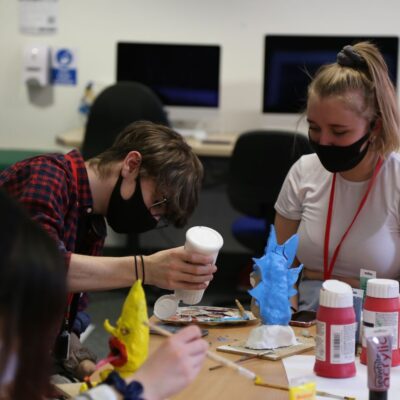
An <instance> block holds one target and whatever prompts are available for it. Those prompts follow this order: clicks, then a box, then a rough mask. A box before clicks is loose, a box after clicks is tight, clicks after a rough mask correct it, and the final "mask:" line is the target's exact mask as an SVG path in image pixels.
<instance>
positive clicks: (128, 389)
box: [104, 371, 144, 400]
mask: <svg viewBox="0 0 400 400" xmlns="http://www.w3.org/2000/svg"><path fill="white" fill-rule="evenodd" d="M104 383H107V384H108V385H111V386H113V387H114V388H115V390H116V391H117V392H119V393H121V394H122V396H123V398H124V400H144V399H143V397H141V396H142V394H143V385H142V384H141V383H140V382H138V381H133V382H131V383H129V384H128V385H127V384H126V382H125V380H124V379H122V378H121V377H120V376H119V374H118V372H116V371H112V372H111V373H110V374H109V375H108V377H107V379H106V380H105V381H104Z"/></svg>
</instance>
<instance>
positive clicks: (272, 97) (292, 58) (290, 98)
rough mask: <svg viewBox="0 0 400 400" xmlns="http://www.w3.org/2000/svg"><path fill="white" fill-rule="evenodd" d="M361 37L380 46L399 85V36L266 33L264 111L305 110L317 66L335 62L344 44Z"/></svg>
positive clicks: (293, 111) (394, 80) (390, 72)
mask: <svg viewBox="0 0 400 400" xmlns="http://www.w3.org/2000/svg"><path fill="white" fill-rule="evenodd" d="M362 40H369V41H371V42H373V43H375V44H376V45H377V46H378V48H379V49H380V51H381V52H382V54H383V57H384V58H385V60H386V63H387V65H388V68H389V74H390V77H391V78H392V81H393V83H394V85H396V83H397V58H398V47H399V39H398V37H391V36H367V37H361V36H312V35H310V36H301V35H300V36H298V35H266V36H265V57H264V93H263V112H264V113H267V112H269V113H299V112H302V111H304V109H305V106H306V99H307V87H308V85H309V83H310V81H311V77H312V76H314V74H315V72H316V71H317V70H318V68H319V67H320V66H321V65H322V64H326V63H333V62H335V61H336V55H337V53H338V52H339V51H340V50H341V49H342V47H343V46H345V45H348V44H354V43H357V42H360V41H362Z"/></svg>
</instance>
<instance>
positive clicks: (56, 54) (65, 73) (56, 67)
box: [51, 47, 78, 85]
mask: <svg viewBox="0 0 400 400" xmlns="http://www.w3.org/2000/svg"><path fill="white" fill-rule="evenodd" d="M51 81H52V84H53V85H76V84H77V81H78V71H77V50H76V49H68V48H66V47H54V48H53V50H52V54H51Z"/></svg>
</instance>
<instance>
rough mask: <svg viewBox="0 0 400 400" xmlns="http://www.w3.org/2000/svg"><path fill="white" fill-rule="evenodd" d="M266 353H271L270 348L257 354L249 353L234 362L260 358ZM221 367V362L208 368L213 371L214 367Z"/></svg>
mask: <svg viewBox="0 0 400 400" xmlns="http://www.w3.org/2000/svg"><path fill="white" fill-rule="evenodd" d="M266 354H271V350H268V351H265V352H263V353H259V354H250V355H248V356H243V357H240V358H239V359H238V360H236V361H234V363H240V362H243V361H247V360H253V359H254V358H262V357H263V356H264V355H266ZM222 367H223V365H221V364H220V365H215V366H214V367H210V368H209V369H208V370H209V371H214V370H215V369H218V368H222Z"/></svg>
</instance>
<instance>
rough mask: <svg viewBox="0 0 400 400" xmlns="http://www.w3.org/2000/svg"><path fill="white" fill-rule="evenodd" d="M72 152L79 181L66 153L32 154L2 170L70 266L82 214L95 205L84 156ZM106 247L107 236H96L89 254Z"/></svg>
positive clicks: (3, 181) (0, 182) (5, 182)
mask: <svg viewBox="0 0 400 400" xmlns="http://www.w3.org/2000/svg"><path fill="white" fill-rule="evenodd" d="M68 154H69V156H70V157H71V158H72V159H73V160H74V162H75V165H76V171H77V182H75V178H74V176H73V172H72V168H71V164H70V162H69V161H68V159H66V157H65V156H64V155H63V154H45V155H40V156H36V157H32V158H29V159H27V160H24V161H20V162H18V163H16V164H14V165H12V166H11V167H10V168H7V169H6V170H4V171H3V172H2V173H1V174H0V186H1V187H3V188H4V189H5V190H6V191H7V192H8V193H9V194H10V195H11V196H12V197H14V198H16V199H17V200H18V201H19V202H20V203H22V204H23V206H24V207H25V208H26V209H27V210H28V212H29V214H30V215H31V216H32V218H33V219H34V220H35V221H37V222H38V223H39V224H40V225H41V226H42V227H43V228H44V229H45V230H46V231H47V232H48V233H49V234H50V236H51V237H53V238H54V239H55V241H56V242H57V244H58V248H59V249H60V251H61V252H62V253H63V254H64V256H65V259H66V264H67V266H69V262H70V258H71V253H73V252H74V251H75V246H76V240H77V227H78V221H79V218H81V217H83V216H84V215H85V214H86V213H87V210H88V209H93V199H92V194H91V191H90V187H89V180H88V176H87V171H86V168H85V164H84V160H83V158H82V156H81V154H80V153H79V152H78V151H77V150H72V151H71V152H69V153H68ZM103 247H104V238H102V239H97V240H94V241H93V242H92V243H91V245H90V248H89V249H88V251H87V253H86V254H87V255H93V256H97V255H101V253H102V250H103ZM81 305H82V304H81ZM80 308H82V307H80Z"/></svg>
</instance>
